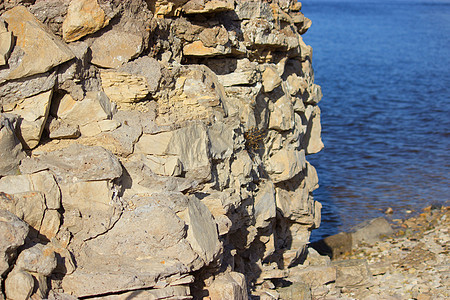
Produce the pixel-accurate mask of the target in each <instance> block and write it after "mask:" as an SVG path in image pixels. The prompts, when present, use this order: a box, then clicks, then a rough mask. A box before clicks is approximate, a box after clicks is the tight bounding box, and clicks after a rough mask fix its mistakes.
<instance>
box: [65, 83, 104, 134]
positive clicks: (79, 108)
mask: <svg viewBox="0 0 450 300" xmlns="http://www.w3.org/2000/svg"><path fill="white" fill-rule="evenodd" d="M57 116H58V119H61V120H63V122H65V123H66V124H71V126H72V127H73V126H75V128H77V127H78V128H79V130H80V132H81V134H83V133H84V134H85V135H87V136H93V135H96V134H99V133H100V132H101V129H100V127H99V125H98V124H97V122H99V121H103V120H106V119H109V118H110V117H111V103H110V102H109V99H108V97H107V96H106V95H105V94H104V93H102V92H88V93H87V94H86V97H85V98H84V99H83V100H81V101H75V100H74V99H73V98H72V97H71V96H70V95H69V94H66V95H64V97H63V98H62V99H61V100H60V102H59V106H58V110H57Z"/></svg>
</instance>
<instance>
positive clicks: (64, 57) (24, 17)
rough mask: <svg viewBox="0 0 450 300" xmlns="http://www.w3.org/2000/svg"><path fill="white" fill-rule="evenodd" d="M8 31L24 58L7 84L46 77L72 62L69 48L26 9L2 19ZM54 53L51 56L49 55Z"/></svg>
mask: <svg viewBox="0 0 450 300" xmlns="http://www.w3.org/2000/svg"><path fill="white" fill-rule="evenodd" d="M2 17H3V19H4V20H5V21H6V23H8V30H10V31H12V33H13V34H14V36H15V37H17V40H16V45H15V48H20V49H21V50H22V51H23V52H24V55H23V57H22V59H21V61H20V63H19V64H18V65H17V66H16V67H15V68H12V69H11V70H10V72H9V74H8V75H7V76H6V77H5V78H4V79H6V80H10V79H17V78H23V77H27V76H31V75H35V74H40V73H44V72H46V71H48V70H50V69H52V68H53V67H55V66H57V65H60V64H62V63H64V62H66V61H68V60H70V59H72V58H74V57H75V56H74V54H73V53H72V51H70V49H69V47H67V45H66V44H64V43H63V42H62V41H61V40H59V39H58V38H57V37H56V36H55V35H54V34H53V33H52V32H51V31H50V30H48V28H46V27H45V25H44V24H42V23H41V22H40V21H39V20H37V19H36V17H34V16H33V15H32V14H31V13H30V12H29V11H28V10H27V9H26V8H25V7H24V6H16V7H14V8H12V9H11V10H9V11H7V12H5V13H4V14H3V15H2ZM49 53H51V55H49Z"/></svg>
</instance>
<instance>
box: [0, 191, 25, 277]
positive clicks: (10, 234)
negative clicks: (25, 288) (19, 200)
mask: <svg viewBox="0 0 450 300" xmlns="http://www.w3.org/2000/svg"><path fill="white" fill-rule="evenodd" d="M4 197H7V198H8V199H9V200H8V201H11V199H12V197H11V196H10V195H6V194H4V193H0V200H3V198H4ZM28 231H29V227H28V224H26V223H25V222H24V221H22V220H21V219H19V218H18V217H17V216H16V215H14V214H13V213H11V212H9V211H7V210H2V209H0V235H1V237H2V238H1V239H0V276H3V274H4V273H5V272H6V271H7V270H8V269H9V260H10V258H11V257H14V256H15V251H16V249H17V248H18V247H20V246H22V245H23V243H24V242H25V238H26V237H27V235H28Z"/></svg>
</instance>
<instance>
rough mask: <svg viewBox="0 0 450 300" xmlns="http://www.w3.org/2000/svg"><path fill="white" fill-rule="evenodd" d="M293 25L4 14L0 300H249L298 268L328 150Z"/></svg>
mask: <svg viewBox="0 0 450 300" xmlns="http://www.w3.org/2000/svg"><path fill="white" fill-rule="evenodd" d="M300 10H301V4H300V3H299V2H296V1H294V0H252V1H250V0H249V1H246V0H156V1H155V0H147V1H144V0H125V1H119V0H72V1H69V0H35V1H34V0H5V1H0V13H1V18H0V35H1V40H0V99H1V102H0V112H1V115H0V236H1V239H0V256H1V257H0V275H1V281H2V284H1V288H2V291H1V293H0V299H1V298H2V297H5V298H6V299H28V298H29V297H31V298H32V299H41V298H47V297H48V298H51V299H75V298H72V297H83V298H85V297H87V298H92V297H99V298H101V297H103V298H105V299H131V298H133V299H138V298H139V299H161V298H164V299H165V298H173V299H191V298H192V297H193V296H194V297H196V298H200V297H203V296H205V297H206V296H208V297H210V298H211V299H247V297H248V293H257V291H258V289H260V288H261V286H263V285H264V284H266V285H267V284H269V283H268V282H269V281H268V280H271V279H274V278H279V279H280V278H284V277H286V276H287V274H289V272H290V269H292V268H294V267H295V266H296V265H299V264H300V265H302V263H303V262H304V256H305V252H306V251H305V249H306V245H307V243H308V240H309V236H310V232H311V230H312V229H314V228H317V227H318V226H319V224H320V209H321V205H320V203H318V202H316V201H314V200H313V197H312V191H313V190H314V189H315V188H316V187H317V183H318V178H317V174H316V171H315V169H314V167H313V166H312V165H310V164H309V163H308V161H307V160H306V156H307V155H309V154H313V153H316V152H318V151H320V150H321V148H322V147H323V144H322V142H321V138H320V131H321V126H320V109H319V107H318V106H317V103H318V102H319V100H320V98H321V96H322V95H321V90H320V87H319V86H317V85H315V84H314V73H313V69H312V66H311V59H312V49H311V47H310V46H307V45H306V44H305V43H304V42H303V39H302V36H301V35H302V34H303V33H305V32H306V31H307V29H308V28H309V26H310V25H311V21H310V20H309V19H307V18H306V17H304V15H303V14H302V13H301V12H300ZM269 285H270V284H269ZM70 295H72V296H70Z"/></svg>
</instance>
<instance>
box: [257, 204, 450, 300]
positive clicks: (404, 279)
mask: <svg viewBox="0 0 450 300" xmlns="http://www.w3.org/2000/svg"><path fill="white" fill-rule="evenodd" d="M373 220H377V221H376V222H372V221H373ZM373 220H368V221H367V222H364V225H365V226H362V227H360V228H359V230H360V231H359V232H358V233H357V234H356V235H355V236H356V237H357V238H359V241H358V242H355V241H354V240H353V242H354V243H353V249H350V250H349V251H344V252H342V253H341V254H340V255H336V256H334V257H332V258H330V256H327V255H323V254H320V253H319V252H318V251H317V250H316V249H315V248H314V245H311V244H310V245H309V246H308V248H307V251H306V253H305V255H304V257H303V259H302V262H301V264H298V265H296V266H294V267H292V268H288V269H287V270H286V272H275V271H277V270H273V271H274V272H275V273H274V274H271V275H272V276H268V277H267V280H265V281H264V282H262V283H260V285H259V286H258V287H257V288H256V290H254V291H253V292H252V293H251V296H250V299H267V300H269V299H271V300H272V299H282V300H296V299H307V300H310V299H311V300H319V299H324V300H332V299H343V300H352V299H370V300H378V299H386V300H393V299H401V300H403V299H415V300H434V299H436V300H438V299H439V300H440V299H450V278H449V277H450V255H449V252H450V231H449V228H450V206H442V207H440V208H438V207H435V206H428V207H426V208H424V209H422V211H421V212H420V213H418V214H417V215H414V216H411V217H410V218H407V219H404V220H397V221H394V222H390V223H388V221H387V220H386V219H384V221H383V220H381V218H376V219H373ZM386 225H387V226H386ZM391 227H393V229H392V228H391ZM389 229H390V234H389V235H387V234H382V235H381V236H380V235H378V236H377V237H375V238H374V236H375V234H376V232H378V233H379V232H387V231H388V230H389ZM362 233H363V234H365V235H366V236H365V238H366V239H365V240H364V239H361V236H363V234H362ZM346 234H347V235H346ZM336 236H337V238H341V239H342V240H343V241H344V243H347V246H349V245H348V242H349V240H348V237H349V236H350V233H341V234H337V235H336ZM351 242H352V240H351V239H350V247H351V246H352V244H351ZM340 250H342V249H340Z"/></svg>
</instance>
